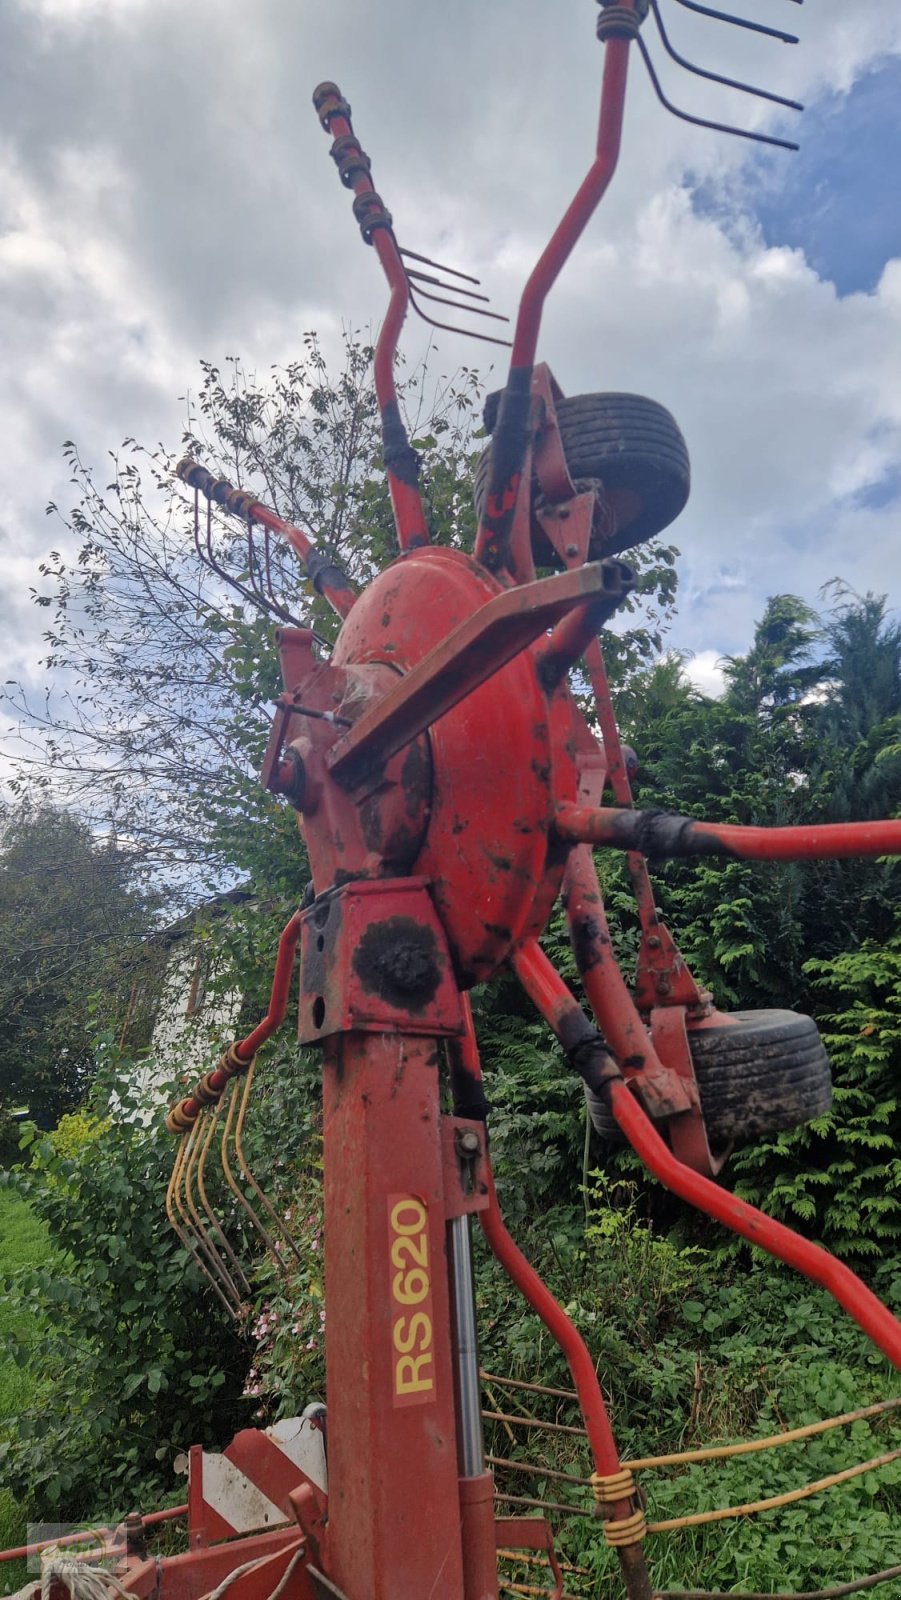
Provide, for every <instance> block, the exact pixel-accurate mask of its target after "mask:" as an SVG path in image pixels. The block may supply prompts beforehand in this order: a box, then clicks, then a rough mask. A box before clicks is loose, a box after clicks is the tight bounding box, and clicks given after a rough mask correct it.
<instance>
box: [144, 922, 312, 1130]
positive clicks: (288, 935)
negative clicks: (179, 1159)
mask: <svg viewBox="0 0 901 1600" xmlns="http://www.w3.org/2000/svg"><path fill="white" fill-rule="evenodd" d="M300 917H301V914H300V912H299V911H295V913H294V915H293V917H291V918H290V919H289V920H288V922H286V924H285V926H284V928H283V929H282V932H281V936H280V938H279V941H278V952H277V954H276V958H275V971H274V972H273V975H272V989H271V991H270V995H269V1010H268V1011H267V1012H266V1015H265V1017H264V1018H263V1020H262V1022H260V1023H258V1024H257V1026H256V1027H255V1028H254V1029H253V1032H252V1033H249V1034H248V1035H247V1037H246V1038H245V1039H236V1040H235V1041H234V1043H233V1044H230V1045H229V1046H228V1048H227V1050H225V1051H224V1052H223V1054H222V1057H221V1059H220V1062H219V1065H218V1067H215V1068H214V1069H213V1071H212V1072H205V1073H204V1075H203V1077H202V1078H200V1079H199V1081H198V1082H197V1083H196V1084H195V1086H194V1089H193V1090H192V1092H191V1094H190V1095H188V1096H187V1097H185V1098H183V1099H181V1100H177V1101H176V1103H175V1105H174V1106H173V1107H172V1109H171V1110H170V1112H169V1114H168V1116H167V1117H166V1127H167V1128H168V1130H169V1132H170V1133H185V1132H188V1131H190V1129H191V1128H192V1127H193V1126H194V1124H195V1123H196V1121H197V1118H198V1117H199V1115H200V1113H201V1111H202V1110H203V1108H204V1106H210V1105H216V1104H217V1102H218V1101H219V1100H221V1098H222V1096H223V1094H224V1093H225V1090H226V1088H227V1087H228V1084H229V1083H230V1081H231V1079H232V1078H235V1077H238V1076H240V1075H241V1074H242V1073H245V1072H246V1071H247V1069H248V1068H249V1067H250V1066H251V1064H252V1062H253V1058H254V1056H255V1055H256V1053H257V1051H258V1050H259V1048H260V1045H262V1044H265V1042H266V1040H267V1039H268V1038H270V1037H271V1035H272V1034H273V1033H275V1030H276V1029H277V1028H280V1027H281V1025H282V1023H283V1022H284V1020H285V1012H286V1011H287V1009H288V993H289V991H290V988H291V979H292V977H293V975H294V957H295V955H296V953H297V942H298V940H299V938H300Z"/></svg>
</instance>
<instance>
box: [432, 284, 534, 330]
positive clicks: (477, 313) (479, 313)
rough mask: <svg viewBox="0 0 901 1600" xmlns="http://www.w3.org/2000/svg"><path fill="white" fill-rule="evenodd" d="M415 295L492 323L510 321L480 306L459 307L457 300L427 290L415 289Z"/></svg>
mask: <svg viewBox="0 0 901 1600" xmlns="http://www.w3.org/2000/svg"><path fill="white" fill-rule="evenodd" d="M441 287H442V288H443V289H446V288H448V285H447V284H446V283H445V284H442V285H441ZM411 292H412V285H411ZM416 293H417V294H420V295H422V298H423V300H435V301H437V303H438V305H439V306H453V307H454V309H455V310H456V311H468V312H470V313H471V315H472V316H474V317H490V319H491V321H492V322H509V321H510V318H509V317H505V316H504V315H503V313H502V312H500V311H485V310H484V309H483V308H482V306H461V304H460V302H459V300H447V299H445V297H444V296H443V295H440V294H430V293H429V291H428V289H417V290H416ZM482 298H484V299H486V300H487V298H488V296H487V295H485V296H483V297H482Z"/></svg>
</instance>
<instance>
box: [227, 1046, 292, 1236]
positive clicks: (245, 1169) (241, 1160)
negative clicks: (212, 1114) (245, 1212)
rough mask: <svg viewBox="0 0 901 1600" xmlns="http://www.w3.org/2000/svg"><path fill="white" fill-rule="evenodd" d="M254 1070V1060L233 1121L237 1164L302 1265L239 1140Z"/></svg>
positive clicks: (289, 1234) (282, 1222)
mask: <svg viewBox="0 0 901 1600" xmlns="http://www.w3.org/2000/svg"><path fill="white" fill-rule="evenodd" d="M255 1070H256V1061H255V1060H254V1061H252V1062H251V1063H250V1066H249V1067H248V1069H247V1071H246V1072H245V1074H244V1088H243V1090H242V1093H241V1107H240V1110H239V1112H238V1120H237V1122H236V1123H235V1153H236V1155H237V1157H238V1166H239V1167H240V1168H241V1172H242V1173H243V1175H244V1177H245V1178H246V1179H247V1182H248V1183H249V1184H250V1187H251V1188H252V1190H253V1192H254V1194H255V1195H256V1196H257V1198H258V1200H259V1201H260V1204H261V1205H263V1206H265V1207H266V1210H267V1211H268V1213H269V1215H270V1217H271V1218H272V1221H273V1222H274V1223H275V1226H276V1227H277V1228H278V1231H279V1233H280V1234H281V1236H282V1238H283V1239H284V1241H285V1243H286V1244H287V1245H288V1246H289V1247H290V1249H291V1250H293V1252H294V1254H295V1256H296V1257H297V1260H298V1261H299V1262H300V1264H301V1266H302V1265H303V1256H302V1255H301V1253H300V1251H299V1250H298V1248H297V1245H296V1243H295V1240H294V1235H293V1233H291V1231H290V1229H289V1228H286V1227H285V1224H284V1221H283V1220H282V1218H281V1217H280V1216H279V1214H278V1212H277V1211H276V1209H275V1207H274V1205H273V1204H272V1202H271V1200H270V1199H269V1197H268V1195H266V1194H264V1192H263V1190H262V1189H261V1188H260V1186H259V1184H258V1183H257V1180H256V1178H255V1177H254V1175H253V1173H252V1172H251V1170H250V1167H249V1166H248V1165H247V1160H246V1158H245V1155H244V1147H243V1145H242V1142H241V1141H242V1139H243V1137H244V1122H245V1119H246V1116H247V1107H248V1104H249V1102H250V1088H251V1084H252V1083H253V1075H254V1072H255Z"/></svg>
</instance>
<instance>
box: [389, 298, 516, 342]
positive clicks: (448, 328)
mask: <svg viewBox="0 0 901 1600" xmlns="http://www.w3.org/2000/svg"><path fill="white" fill-rule="evenodd" d="M410 304H411V306H412V307H413V310H414V311H415V312H416V315H417V317H421V318H422V320H423V322H427V323H428V325H429V327H430V328H441V329H442V330H443V331H444V332H445V333H462V334H463V336H464V338H467V339H481V341H482V343H483V344H499V345H502V346H503V348H504V349H505V350H509V349H511V348H512V345H513V340H512V339H497V338H495V336H494V334H493V333H476V330H475V328H458V327H457V326H456V325H455V324H454V323H453V322H439V321H438V320H437V318H436V317H430V316H429V314H428V312H427V311H423V309H422V306H421V305H419V304H418V302H417V300H416V296H415V295H414V293H413V291H412V289H411V291H410Z"/></svg>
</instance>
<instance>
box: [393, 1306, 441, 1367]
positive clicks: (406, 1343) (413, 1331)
mask: <svg viewBox="0 0 901 1600" xmlns="http://www.w3.org/2000/svg"><path fill="white" fill-rule="evenodd" d="M406 1321H407V1318H406V1317H398V1319H397V1321H396V1322H395V1324H394V1333H393V1339H394V1348H395V1350H399V1351H400V1353H401V1355H405V1356H407V1355H409V1354H410V1351H411V1350H415V1349H416V1346H417V1343H418V1344H419V1347H420V1349H422V1350H428V1349H429V1346H430V1345H431V1343H432V1323H431V1319H430V1318H429V1317H427V1316H426V1314H425V1312H424V1311H414V1313H413V1315H412V1317H411V1318H410V1325H409V1327H408V1328H406V1329H405V1328H404V1324H405V1322H406Z"/></svg>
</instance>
